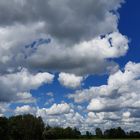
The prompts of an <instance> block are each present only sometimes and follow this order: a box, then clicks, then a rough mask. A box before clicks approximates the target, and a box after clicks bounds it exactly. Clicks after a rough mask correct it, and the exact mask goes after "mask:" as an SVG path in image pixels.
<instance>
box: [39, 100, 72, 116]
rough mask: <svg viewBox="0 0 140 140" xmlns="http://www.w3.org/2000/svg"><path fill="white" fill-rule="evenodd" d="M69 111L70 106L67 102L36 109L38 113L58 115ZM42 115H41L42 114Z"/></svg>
mask: <svg viewBox="0 0 140 140" xmlns="http://www.w3.org/2000/svg"><path fill="white" fill-rule="evenodd" d="M69 111H70V106H69V105H68V104H67V103H62V104H53V105H52V106H51V107H50V108H42V109H39V110H38V115H40V116H42V114H44V115H45V114H46V115H59V114H67V113H69ZM44 115H43V116H44Z"/></svg>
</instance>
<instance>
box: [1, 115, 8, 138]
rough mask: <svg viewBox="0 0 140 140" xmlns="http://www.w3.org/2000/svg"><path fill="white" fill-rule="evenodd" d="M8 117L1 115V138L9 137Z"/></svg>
mask: <svg viewBox="0 0 140 140" xmlns="http://www.w3.org/2000/svg"><path fill="white" fill-rule="evenodd" d="M8 128H9V127H8V119H7V118H5V117H0V139H2V140H7V139H8V135H6V134H7V132H8Z"/></svg>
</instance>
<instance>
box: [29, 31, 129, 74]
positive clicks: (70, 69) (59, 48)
mask: <svg viewBox="0 0 140 140" xmlns="http://www.w3.org/2000/svg"><path fill="white" fill-rule="evenodd" d="M52 48H53V49H52ZM127 50H128V40H127V38H126V37H125V36H123V35H121V34H120V33H119V32H114V33H111V34H109V35H106V36H105V37H97V38H94V39H92V40H90V41H84V42H81V43H79V44H75V45H74V46H72V47H66V46H65V45H61V44H60V45H58V43H50V44H48V46H47V47H44V46H40V47H39V48H38V49H37V51H36V53H34V54H32V55H31V56H29V57H28V59H27V62H28V65H29V66H30V67H31V68H33V69H39V68H40V69H44V70H51V71H60V72H61V71H63V72H67V73H75V74H77V75H83V74H97V73H98V74H99V73H103V72H107V71H115V70H116V69H117V66H116V64H115V63H114V62H113V61H108V60H107V59H110V58H118V57H120V56H123V55H125V54H126V52H127Z"/></svg>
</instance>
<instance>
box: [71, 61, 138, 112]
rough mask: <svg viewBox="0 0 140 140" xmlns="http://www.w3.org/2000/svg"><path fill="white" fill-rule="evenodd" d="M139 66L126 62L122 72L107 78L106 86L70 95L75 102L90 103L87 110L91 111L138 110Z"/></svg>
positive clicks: (119, 71)
mask: <svg viewBox="0 0 140 140" xmlns="http://www.w3.org/2000/svg"><path fill="white" fill-rule="evenodd" d="M139 69H140V64H139V63H133V62H128V63H127V64H126V66H125V68H124V71H121V70H118V71H117V72H116V73H114V74H111V75H110V76H109V78H108V84H107V85H102V86H98V87H91V88H90V89H84V90H81V91H80V90H79V91H77V92H76V93H75V94H70V95H69V98H73V99H74V101H75V102H77V103H80V102H85V101H90V103H89V105H88V107H87V109H88V110H92V111H97V112H98V111H99V112H101V111H116V110H123V109H125V110H126V109H127V110H128V109H138V108H139V107H140V102H139V99H140V97H139V90H140V89H139V86H138V85H139V84H140V80H139V76H140V72H139Z"/></svg>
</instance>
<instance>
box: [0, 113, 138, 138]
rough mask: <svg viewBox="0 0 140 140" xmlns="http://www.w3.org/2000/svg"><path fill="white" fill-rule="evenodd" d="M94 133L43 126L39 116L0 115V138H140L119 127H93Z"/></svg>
mask: <svg viewBox="0 0 140 140" xmlns="http://www.w3.org/2000/svg"><path fill="white" fill-rule="evenodd" d="M95 133H96V135H93V134H92V133H90V132H89V131H87V132H86V134H85V135H81V133H80V131H79V130H77V129H76V128H70V127H67V128H61V127H50V126H46V127H45V126H44V122H43V121H42V118H41V117H35V116H33V115H29V114H28V115H18V116H13V117H10V118H6V117H0V140H48V139H66V138H67V139H78V138H85V139H86V138H87V139H89V138H95V139H96V138H140V132H138V131H130V132H127V133H125V131H124V130H123V129H122V128H121V127H118V128H111V129H107V130H105V131H104V133H103V132H102V130H101V129H100V128H96V129H95Z"/></svg>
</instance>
